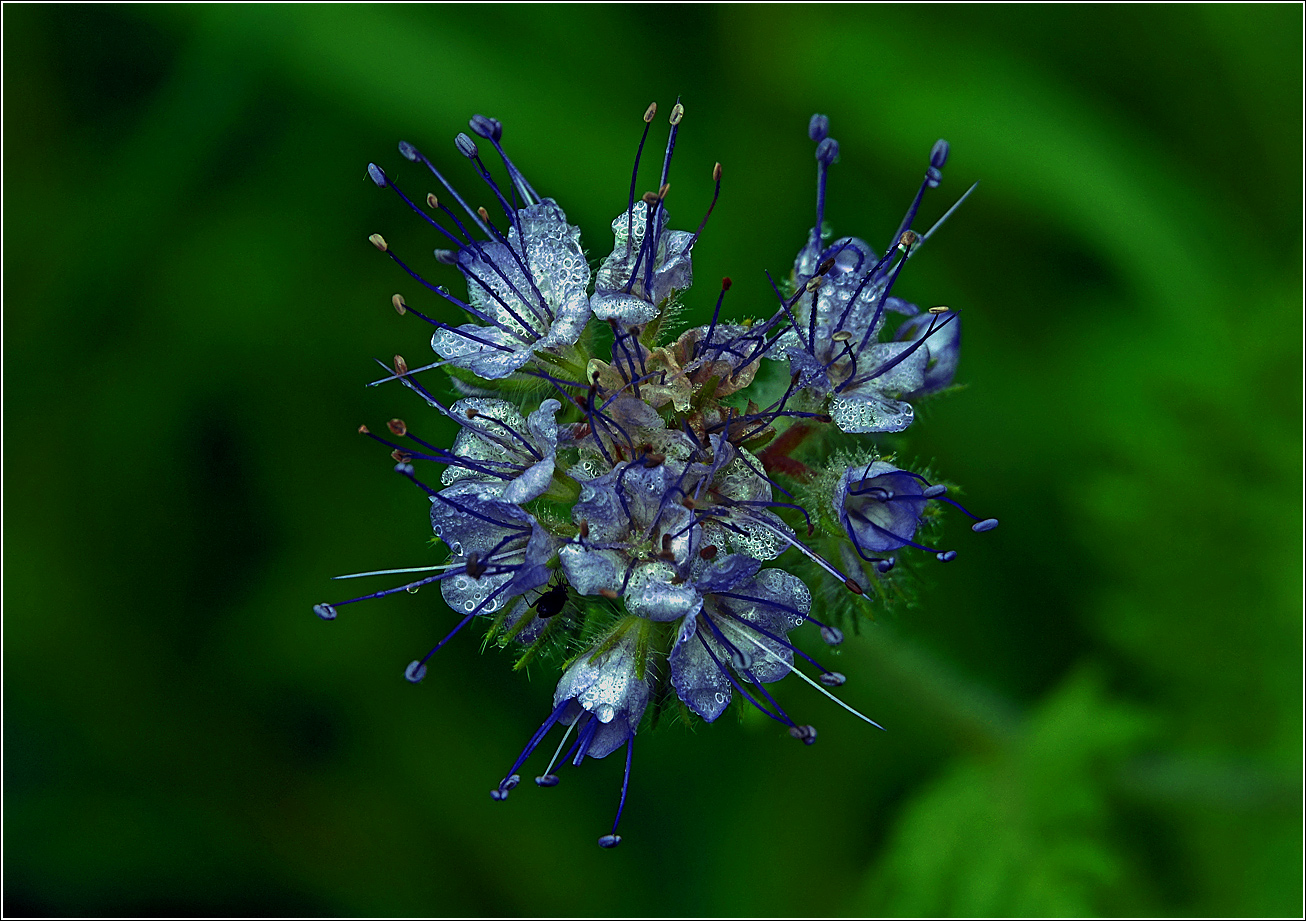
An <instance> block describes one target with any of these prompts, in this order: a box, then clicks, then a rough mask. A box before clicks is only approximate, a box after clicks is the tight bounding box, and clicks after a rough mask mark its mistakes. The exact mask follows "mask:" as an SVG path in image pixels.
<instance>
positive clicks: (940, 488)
mask: <svg viewBox="0 0 1306 921" xmlns="http://www.w3.org/2000/svg"><path fill="white" fill-rule="evenodd" d="M947 491H948V487H946V486H944V485H943V484H942V483H937V484H935V485H934V486H930V487H929V488H927V489H926V490H925V491H924V492H922V493H921V496H922V498H925V499H937V498H938V497H939V496H941V495H943V494H944V493H946V492H947Z"/></svg>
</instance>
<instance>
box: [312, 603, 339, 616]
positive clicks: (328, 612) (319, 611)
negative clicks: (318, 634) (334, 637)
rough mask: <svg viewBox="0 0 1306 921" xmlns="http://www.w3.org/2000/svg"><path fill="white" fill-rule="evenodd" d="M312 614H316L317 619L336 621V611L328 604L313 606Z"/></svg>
mask: <svg viewBox="0 0 1306 921" xmlns="http://www.w3.org/2000/svg"><path fill="white" fill-rule="evenodd" d="M313 613H314V614H316V615H317V616H318V617H320V618H322V619H323V620H335V619H336V609H335V608H333V607H332V606H331V605H329V604H315V605H313Z"/></svg>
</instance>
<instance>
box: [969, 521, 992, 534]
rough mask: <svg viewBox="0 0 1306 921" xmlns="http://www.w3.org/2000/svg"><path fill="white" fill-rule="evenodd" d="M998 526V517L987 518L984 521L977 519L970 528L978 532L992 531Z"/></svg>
mask: <svg viewBox="0 0 1306 921" xmlns="http://www.w3.org/2000/svg"><path fill="white" fill-rule="evenodd" d="M997 526H998V519H996V518H985V519H984V520H983V521H977V522H975V523H974V524H973V525H971V526H970V529H971V530H972V531H977V532H979V531H992V530H993V529H994V528H996V527H997Z"/></svg>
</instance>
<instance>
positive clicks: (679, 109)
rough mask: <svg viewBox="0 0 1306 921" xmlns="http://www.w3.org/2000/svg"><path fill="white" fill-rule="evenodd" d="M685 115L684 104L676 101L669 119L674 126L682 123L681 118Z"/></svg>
mask: <svg viewBox="0 0 1306 921" xmlns="http://www.w3.org/2000/svg"><path fill="white" fill-rule="evenodd" d="M684 117H685V107H684V106H682V105H681V104H680V103H676V104H675V105H674V106H672V107H671V118H670V119H669V121H670V122H671V124H672V125H673V126H674V125H678V124H680V120H681V119H682V118H684Z"/></svg>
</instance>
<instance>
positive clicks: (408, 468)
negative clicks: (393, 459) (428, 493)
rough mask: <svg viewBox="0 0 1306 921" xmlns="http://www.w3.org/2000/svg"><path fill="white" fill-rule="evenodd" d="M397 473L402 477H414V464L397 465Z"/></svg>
mask: <svg viewBox="0 0 1306 921" xmlns="http://www.w3.org/2000/svg"><path fill="white" fill-rule="evenodd" d="M395 473H398V474H400V475H402V476H412V475H413V465H412V464H404V463H400V464H395Z"/></svg>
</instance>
